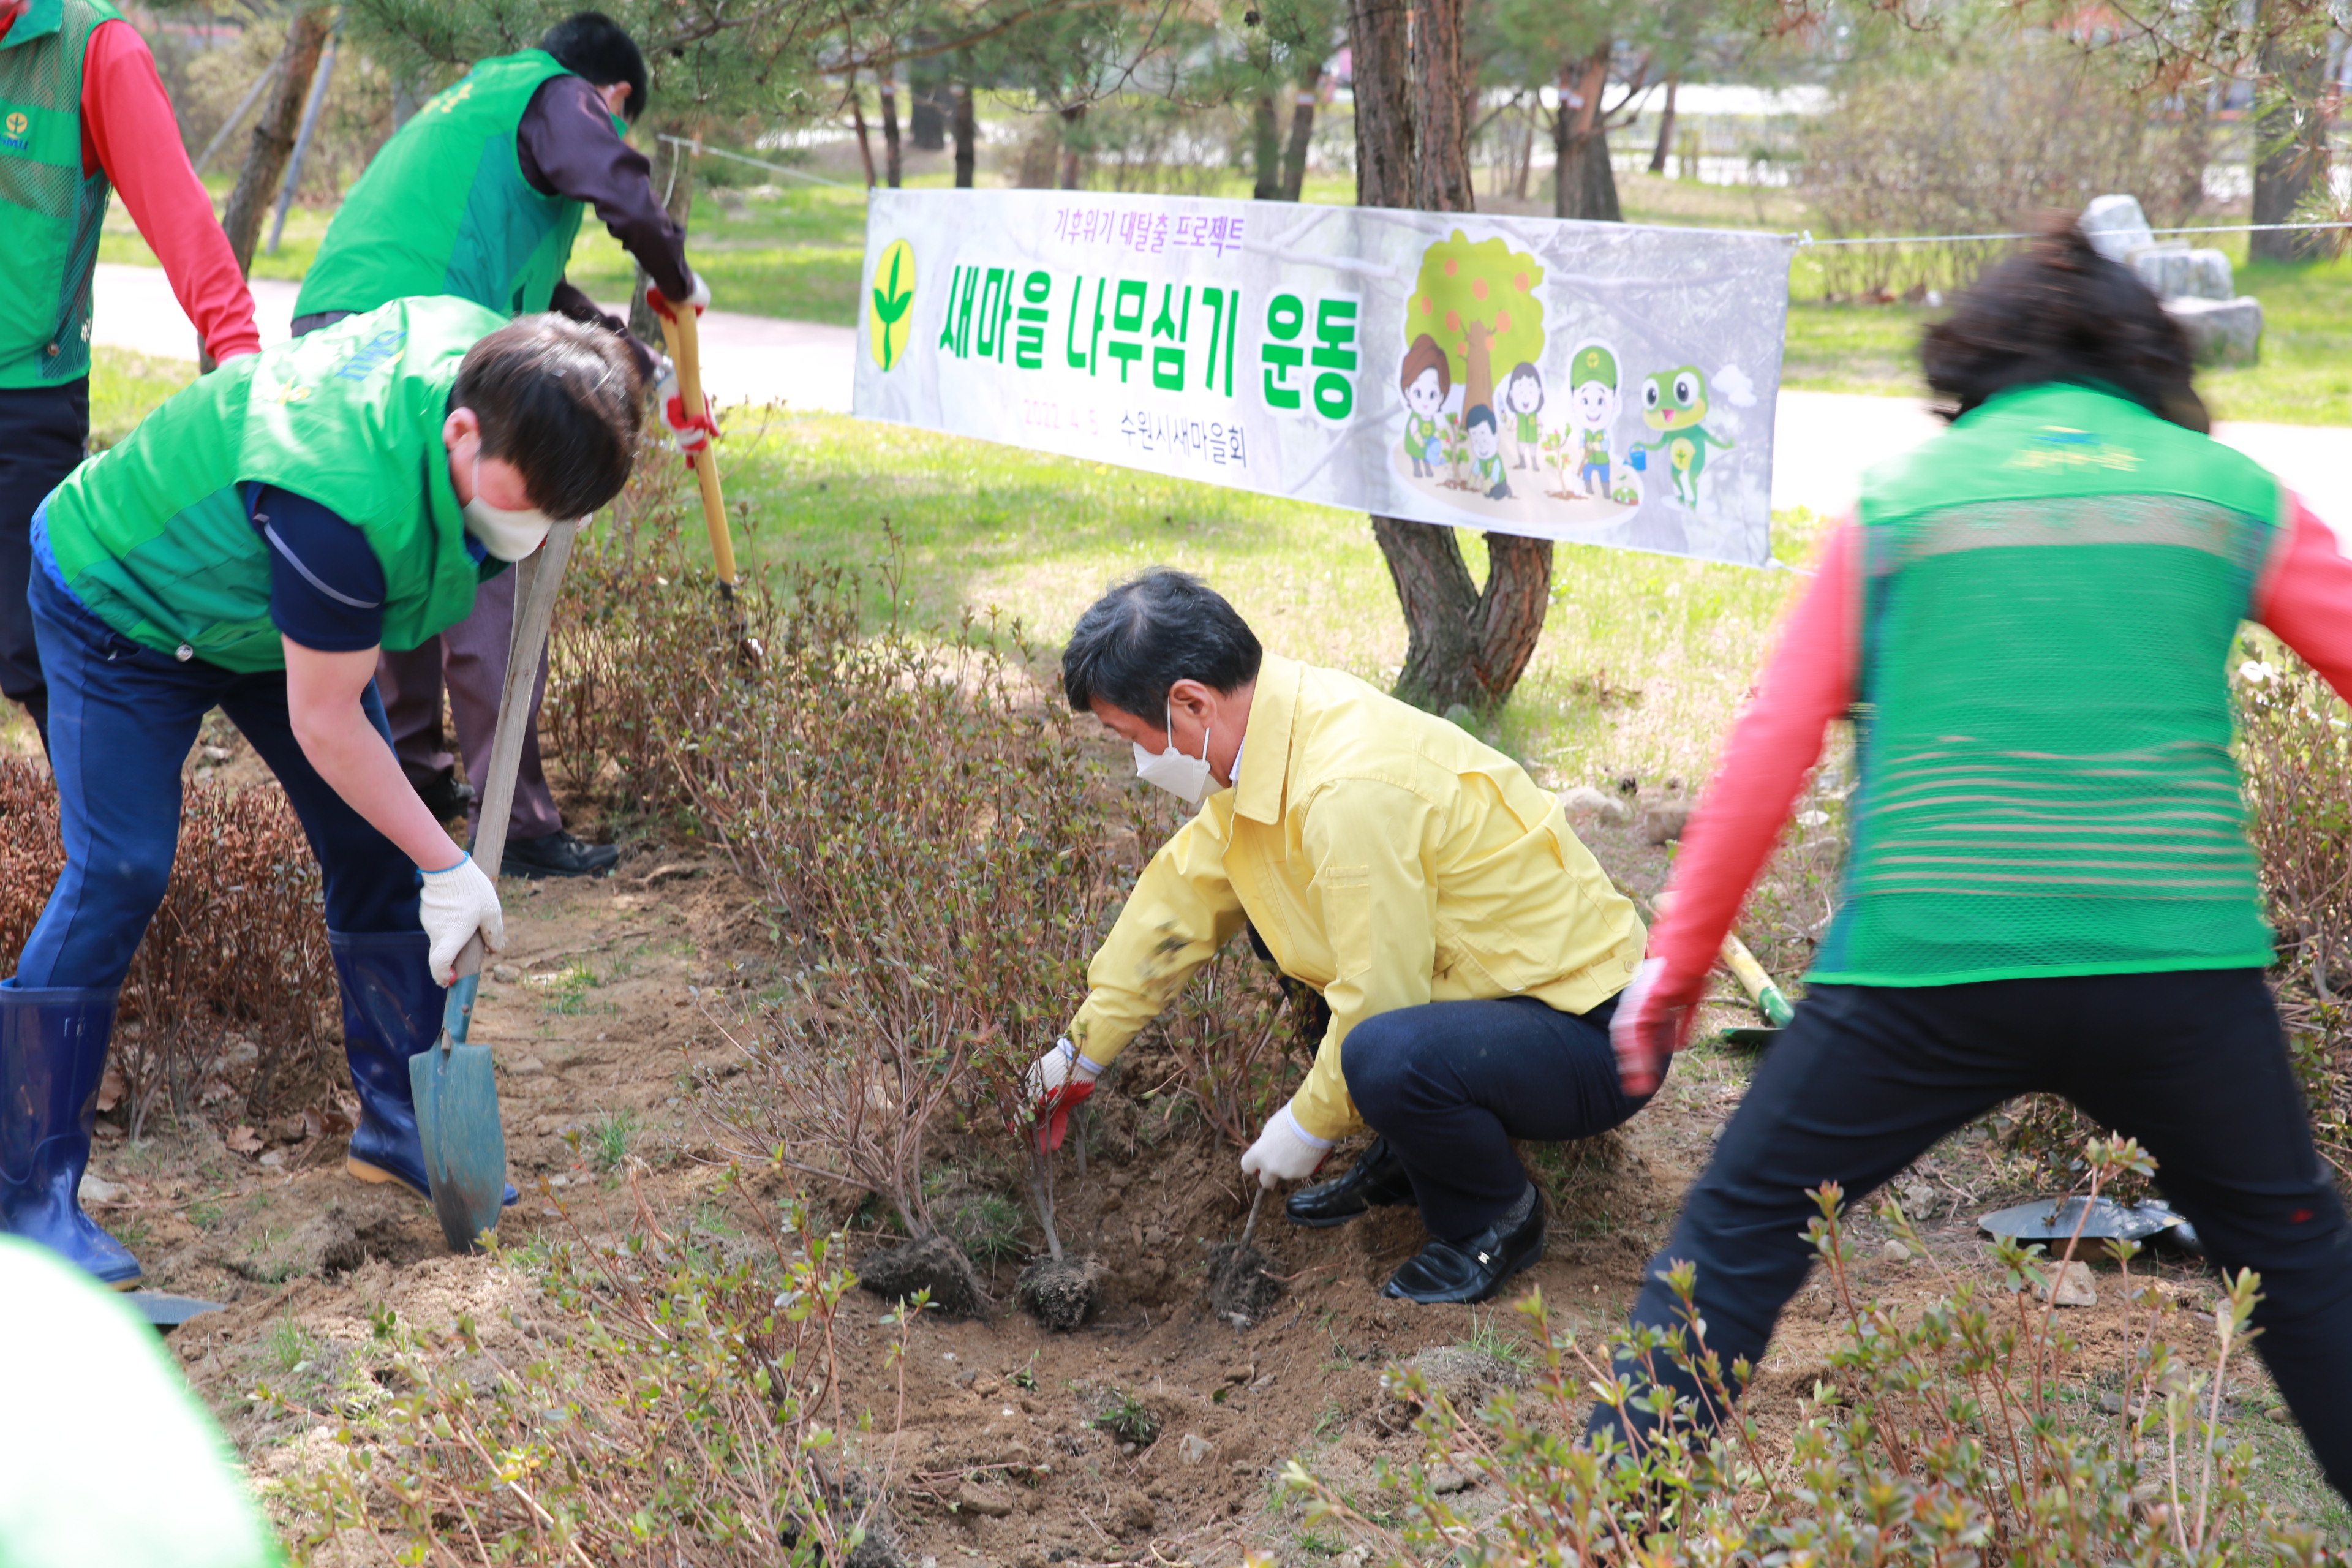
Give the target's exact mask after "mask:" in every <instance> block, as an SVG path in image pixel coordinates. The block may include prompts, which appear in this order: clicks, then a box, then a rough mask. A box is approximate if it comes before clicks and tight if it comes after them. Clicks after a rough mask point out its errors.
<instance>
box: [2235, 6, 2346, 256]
mask: <svg viewBox="0 0 2352 1568" xmlns="http://www.w3.org/2000/svg"><path fill="white" fill-rule="evenodd" d="M2271 8H2272V7H2271V6H2270V5H2265V6H2264V7H2263V9H2264V10H2269V9H2271ZM2262 73H2263V79H2264V80H2265V81H2266V82H2267V83H2269V84H2270V85H2271V87H2272V88H2273V90H2275V91H2276V92H2277V93H2278V94H2279V95H2280V99H2281V101H2278V102H2276V103H2275V105H2274V107H2273V108H2271V109H2270V110H2268V111H2266V112H2265V113H2264V114H2263V116H2262V117H2261V118H2260V119H2259V120H2257V121H2255V122H2254V204H2253V221H2254V222H2255V223H2292V222H2294V213H2295V209H2296V208H2297V207H2299V206H2301V205H2303V202H2304V198H2305V196H2307V195H2310V194H2311V192H2312V190H2313V189H2314V188H2315V187H2317V188H2320V189H2325V188H2326V182H2327V179H2328V157H2327V116H2326V114H2325V113H2323V112H2322V111H2321V109H2320V96H2321V94H2322V93H2323V92H2325V91H2326V87H2327V53H2326V47H2324V46H2322V47H2313V45H2312V44H2311V43H2310V42H2307V41H2305V40H2303V39H2300V38H2294V39H2290V38H2282V37H2271V38H2267V39H2265V40H2264V41H2263V48H2262ZM2324 249H2325V241H2324V238H2323V237H2322V236H2321V235H2320V233H2319V232H2318V231H2316V230H2313V229H2272V230H2270V231H2268V232H2263V231H2262V230H2259V229H2258V230H2256V231H2255V232H2254V233H2252V234H2250V235H2248V236H2247V237H2246V254H2247V256H2248V257H2249V258H2252V259H2254V260H2257V261H2304V260H2308V259H2309V258H2313V257H2315V256H2317V255H2319V254H2321V252H2322V251H2323V250H2324Z"/></svg>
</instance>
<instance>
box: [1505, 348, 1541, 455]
mask: <svg viewBox="0 0 2352 1568" xmlns="http://www.w3.org/2000/svg"><path fill="white" fill-rule="evenodd" d="M1543 405H1544V387H1543V373H1542V372H1540V371H1538V370H1537V369H1536V367H1535V366H1533V365H1531V364H1529V363H1528V362H1527V361H1525V360H1521V361H1520V362H1519V363H1517V364H1515V365H1513V366H1512V367H1511V374H1510V377H1509V379H1507V380H1506V381H1505V382H1504V383H1503V411H1504V412H1505V413H1507V414H1508V415H1510V416H1511V425H1512V430H1511V434H1512V437H1513V438H1512V441H1511V451H1512V458H1511V467H1513V468H1540V466H1541V461H1542V457H1543V426H1540V425H1538V423H1537V422H1536V416H1537V415H1538V414H1540V413H1542V412H1543Z"/></svg>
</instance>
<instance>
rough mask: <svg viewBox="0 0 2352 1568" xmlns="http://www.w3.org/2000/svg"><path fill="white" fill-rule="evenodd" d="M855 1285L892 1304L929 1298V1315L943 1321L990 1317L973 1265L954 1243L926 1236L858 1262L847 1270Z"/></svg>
mask: <svg viewBox="0 0 2352 1568" xmlns="http://www.w3.org/2000/svg"><path fill="white" fill-rule="evenodd" d="M849 1267H850V1268H852V1269H853V1270H855V1271H856V1275H857V1283H858V1284H859V1285H861V1286H863V1287H864V1288H865V1289H868V1290H871V1291H873V1292H874V1293H875V1294H876V1295H877V1296H879V1297H881V1298H882V1299H883V1300H888V1301H903V1300H907V1299H908V1297H910V1296H912V1295H914V1294H915V1293H916V1292H917V1291H918V1290H929V1292H930V1293H931V1310H933V1311H935V1312H937V1313H939V1314H940V1316H941V1317H945V1318H979V1317H985V1316H986V1315H987V1312H988V1296H987V1293H986V1292H985V1291H983V1290H982V1289H981V1288H980V1277H979V1276H978V1275H976V1274H974V1273H973V1272H972V1271H971V1259H970V1258H966V1257H965V1256H964V1255H963V1248H962V1247H958V1246H957V1245H956V1244H955V1240H954V1238H953V1237H946V1236H938V1235H933V1236H927V1237H923V1239H922V1240H920V1241H909V1242H907V1243H905V1244H904V1245H902V1246H898V1247H877V1248H875V1249H874V1250H873V1251H871V1252H868V1253H866V1254H865V1255H864V1256H862V1257H860V1258H855V1259H853V1260H852V1261H851V1263H850V1266H849Z"/></svg>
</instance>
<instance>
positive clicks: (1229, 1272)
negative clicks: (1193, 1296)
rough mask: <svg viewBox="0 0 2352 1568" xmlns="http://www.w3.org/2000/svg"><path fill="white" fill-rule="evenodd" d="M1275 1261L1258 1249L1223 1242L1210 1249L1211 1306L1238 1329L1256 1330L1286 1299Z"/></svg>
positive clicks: (1233, 1242)
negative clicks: (1274, 1271)
mask: <svg viewBox="0 0 2352 1568" xmlns="http://www.w3.org/2000/svg"><path fill="white" fill-rule="evenodd" d="M1273 1267H1274V1259H1273V1258H1268V1257H1267V1256H1266V1255H1265V1253H1263V1252H1261V1251H1259V1250H1258V1249H1257V1248H1256V1247H1244V1246H1243V1245H1242V1244H1241V1243H1240V1242H1238V1241H1221V1242H1219V1243H1217V1245H1216V1246H1214V1247H1211V1248H1210V1249H1209V1305H1210V1306H1211V1307H1212V1308H1213V1309H1215V1310H1216V1314H1217V1316H1218V1317H1220V1318H1222V1319H1223V1320H1224V1321H1226V1322H1229V1323H1231V1324H1233V1326H1234V1327H1235V1328H1237V1329H1247V1328H1254V1327H1255V1326H1256V1325H1257V1323H1258V1322H1259V1321H1261V1320H1262V1319H1264V1318H1265V1314H1266V1311H1267V1310H1268V1309H1270V1308H1271V1307H1272V1306H1273V1305H1274V1304H1275V1302H1276V1301H1278V1300H1281V1299H1282V1281H1281V1280H1279V1279H1276V1278H1275V1277H1274V1274H1273Z"/></svg>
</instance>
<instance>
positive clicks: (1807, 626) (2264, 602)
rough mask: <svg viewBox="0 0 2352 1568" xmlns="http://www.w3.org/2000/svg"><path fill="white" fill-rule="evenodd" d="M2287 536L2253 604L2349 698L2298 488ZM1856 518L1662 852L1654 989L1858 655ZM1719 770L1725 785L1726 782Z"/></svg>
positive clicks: (2326, 573) (1764, 837)
mask: <svg viewBox="0 0 2352 1568" xmlns="http://www.w3.org/2000/svg"><path fill="white" fill-rule="evenodd" d="M2290 526H2291V528H2292V529H2293V532H2292V534H2291V535H2290V536H2289V538H2288V540H2287V543H2286V548H2285V549H2284V551H2281V552H2277V553H2276V554H2275V555H2274V556H2273V559H2272V562H2271V564H2270V567H2269V570H2268V572H2267V574H2265V576H2264V577H2263V581H2262V582H2261V583H2260V584H2258V585H2257V587H2256V590H2255V594H2254V605H2253V616H2254V618H2255V619H2256V620H2258V621H2260V622H2261V623H2262V624H2263V626H2268V627H2269V628H2270V629H2271V630H2272V631H2273V632H2275V633H2277V634H2278V637H2279V638H2280V640H2281V641H2283V642H2284V643H2285V644H2286V645H2287V646H2288V647H2291V648H2293V649H2294V651H2295V652H2296V653H2298V654H2300V655H2302V656H2303V658H2304V659H2305V661H2306V662H2307V663H2309V664H2310V666H2311V668H2313V669H2315V670H2316V671H2317V672H2318V673H2319V675H2320V677H2321V678H2322V679H2325V680H2326V682H2327V683H2328V685H2329V686H2331V687H2333V688H2334V689H2336V692H2337V694H2338V695H2340V696H2343V697H2346V698H2347V699H2352V615H2347V613H2346V612H2347V609H2352V559H2347V556H2346V554H2345V552H2344V549H2343V547H2342V545H2341V543H2340V542H2338V540H2337V538H2336V531H2334V530H2333V529H2331V528H2330V527H2328V525H2327V524H2326V522H2324V521H2321V520H2320V519H2319V517H2318V516H2317V515H2316V514H2315V513H2314V512H2313V511H2312V510H2310V509H2309V508H2308V507H2306V506H2305V505H2304V504H2303V502H2302V501H2301V500H2296V501H2295V502H2294V521H2293V522H2292V523H2291V524H2290ZM1860 549H1861V531H1860V529H1859V528H1858V527H1857V526H1856V525H1855V524H1854V523H1853V522H1852V521H1847V522H1845V523H1843V524H1841V525H1840V526H1839V528H1838V530H1837V531H1836V532H1835V533H1834V534H1832V536H1831V538H1830V542H1829V546H1828V548H1827V549H1826V550H1824V551H1823V552H1822V561H1821V569H1820V572H1819V573H1818V574H1817V575H1815V577H1814V578H1813V582H1812V586H1811V589H1810V590H1808V591H1807V593H1806V595H1805V596H1804V598H1803V599H1802V600H1801V601H1800V602H1799V603H1798V605H1797V606H1796V608H1795V609H1794V610H1793V611H1792V612H1790V616H1789V619H1788V622H1787V625H1786V626H1785V627H1784V628H1783V630H1782V632H1781V635H1780V646H1779V647H1777V648H1775V649H1774V650H1773V653H1772V658H1771V660H1770V662H1769V663H1768V664H1767V665H1766V666H1765V669H1764V676H1763V679H1761V680H1759V682H1758V683H1757V688H1756V694H1755V698H1754V700H1752V701H1750V702H1749V703H1748V707H1747V709H1746V710H1744V711H1743V712H1742V713H1741V714H1740V715H1739V719H1738V722H1737V723H1735V724H1734V725H1733V726H1732V730H1731V738H1730V741H1729V742H1728V743H1727V745H1726V746H1725V748H1724V753H1723V760H1722V762H1721V763H1719V764H1718V765H1717V768H1716V773H1715V782H1714V784H1712V785H1710V786H1709V788H1708V789H1707V792H1706V797H1705V799H1704V800H1703V801H1702V802H1701V803H1700V805H1699V809H1698V810H1697V812H1696V814H1695V815H1694V816H1692V818H1691V822H1690V826H1689V828H1688V830H1687V831H1685V834H1684V835H1683V843H1682V850H1681V852H1680V853H1679V854H1678V855H1677V856H1675V876H1674V893H1675V897H1674V900H1673V902H1672V903H1671V904H1670V905H1669V906H1668V909H1667V912H1666V913H1665V915H1664V917H1663V918H1662V919H1661V920H1660V921H1659V923H1658V924H1657V926H1656V927H1655V928H1654V930H1653V931H1651V932H1650V946H1649V956H1650V957H1652V958H1654V959H1663V960H1664V973H1663V974H1662V975H1661V976H1660V979H1659V981H1658V985H1657V989H1658V991H1659V992H1660V993H1661V994H1667V995H1679V994H1685V993H1687V994H1691V995H1696V993H1697V989H1698V986H1699V985H1700V984H1701V983H1702V982H1703V981H1704V980H1705V978H1706V973H1707V971H1708V970H1709V969H1711V968H1713V967H1714V964H1715V959H1716V954H1717V952H1721V951H1722V948H1723V939H1724V935H1725V933H1726V932H1727V931H1730V930H1731V926H1732V922H1733V921H1735V920H1736V919H1738V914H1739V907H1740V905H1741V903H1742V902H1743V901H1744V900H1746V899H1747V897H1748V889H1749V888H1750V887H1752V886H1753V885H1754V883H1755V881H1756V878H1757V875H1758V873H1759V872H1760V871H1762V870H1763V868H1764V862H1765V861H1766V859H1768V858H1769V857H1770V855H1771V853H1772V846H1773V844H1774V842H1775V841H1776V840H1777V839H1778V838H1779V837H1780V826H1781V825H1782V824H1783V823H1785V822H1787V821H1788V819H1789V808H1790V806H1792V805H1795V804H1796V800H1797V792H1798V791H1799V790H1800V789H1801V788H1802V787H1803V785H1804V778H1805V770H1806V769H1808V768H1810V767H1811V766H1812V765H1813V763H1815V762H1817V761H1819V760H1820V757H1821V753H1822V735H1823V733H1824V732H1825V731H1827V730H1828V728H1829V726H1830V724H1831V722H1832V721H1833V720H1835V719H1836V718H1837V717H1838V716H1839V715H1840V714H1842V713H1843V712H1844V711H1845V710H1846V709H1847V708H1848V707H1849V706H1850V705H1851V704H1852V703H1853V700H1854V696H1855V690H1856V682H1857V680H1858V679H1859V677H1860V674H1861V667H1862V628H1861V610H1862V584H1861V577H1860V559H1859V556H1860ZM1727 784H1728V786H1729V787H1725V786H1726V785H1727Z"/></svg>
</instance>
